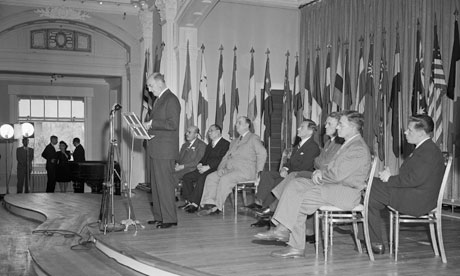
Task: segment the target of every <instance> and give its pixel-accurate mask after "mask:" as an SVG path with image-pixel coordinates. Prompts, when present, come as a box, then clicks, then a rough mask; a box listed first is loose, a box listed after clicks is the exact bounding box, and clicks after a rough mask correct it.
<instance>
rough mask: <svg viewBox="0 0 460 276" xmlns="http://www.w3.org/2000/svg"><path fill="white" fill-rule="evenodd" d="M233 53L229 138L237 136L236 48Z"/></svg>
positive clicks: (238, 101)
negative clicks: (235, 124)
mask: <svg viewBox="0 0 460 276" xmlns="http://www.w3.org/2000/svg"><path fill="white" fill-rule="evenodd" d="M233 53H234V54H233V73H232V91H231V94H230V97H231V98H230V124H229V127H228V135H229V136H230V138H235V137H236V136H237V133H236V131H235V126H234V123H236V120H237V118H238V106H239V104H240V96H239V95H238V87H237V85H236V83H237V82H236V46H235V48H234V49H233Z"/></svg>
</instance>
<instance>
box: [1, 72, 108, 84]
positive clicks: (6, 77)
mask: <svg viewBox="0 0 460 276" xmlns="http://www.w3.org/2000/svg"><path fill="white" fill-rule="evenodd" d="M51 75H52V74H48V75H38V74H37V75H32V74H20V73H18V74H15V73H13V74H9V73H7V74H5V73H0V80H2V81H17V82H21V83H24V84H25V83H28V82H34V83H35V82H36V83H48V84H50V85H63V84H68V85H69V84H70V85H71V84H87V85H107V84H108V83H107V81H106V80H105V79H104V78H93V77H74V76H66V75H65V74H64V75H63V77H62V78H59V79H57V80H53V82H52V83H51V80H52V78H51Z"/></svg>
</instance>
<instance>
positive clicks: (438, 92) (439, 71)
mask: <svg viewBox="0 0 460 276" xmlns="http://www.w3.org/2000/svg"><path fill="white" fill-rule="evenodd" d="M433 43H434V45H433V63H432V65H431V77H430V83H431V84H430V89H429V91H430V95H429V108H428V110H429V111H430V112H429V113H428V114H429V115H430V116H431V118H433V120H434V125H435V128H434V136H433V141H434V142H435V143H436V144H437V145H438V146H441V144H442V141H443V129H442V97H443V96H444V95H445V94H446V88H447V85H446V77H445V75H444V69H443V67H442V59H441V50H440V49H439V42H438V27H437V25H436V24H435V25H434V42H433Z"/></svg>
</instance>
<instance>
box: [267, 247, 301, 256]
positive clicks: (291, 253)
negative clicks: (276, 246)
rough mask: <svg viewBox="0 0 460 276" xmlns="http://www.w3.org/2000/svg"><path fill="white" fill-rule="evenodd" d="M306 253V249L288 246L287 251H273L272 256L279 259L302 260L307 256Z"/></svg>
mask: <svg viewBox="0 0 460 276" xmlns="http://www.w3.org/2000/svg"><path fill="white" fill-rule="evenodd" d="M304 251H305V250H304V249H297V248H294V247H291V246H288V247H286V248H285V249H282V250H276V251H273V252H272V253H271V254H270V255H271V256H273V257H278V258H300V257H303V256H304V255H305V254H304Z"/></svg>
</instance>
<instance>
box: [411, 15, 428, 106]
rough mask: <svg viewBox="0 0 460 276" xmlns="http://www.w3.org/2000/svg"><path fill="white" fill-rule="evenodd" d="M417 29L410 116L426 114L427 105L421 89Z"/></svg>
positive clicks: (420, 62)
mask: <svg viewBox="0 0 460 276" xmlns="http://www.w3.org/2000/svg"><path fill="white" fill-rule="evenodd" d="M418 26H419V27H418V28H417V42H416V46H415V53H416V55H417V56H416V58H415V70H414V80H413V87H412V100H411V111H412V114H419V113H427V111H428V110H427V105H426V100H425V92H424V90H425V88H424V87H423V81H424V79H425V76H424V75H425V73H424V66H423V47H422V37H421V35H420V24H418Z"/></svg>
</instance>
